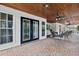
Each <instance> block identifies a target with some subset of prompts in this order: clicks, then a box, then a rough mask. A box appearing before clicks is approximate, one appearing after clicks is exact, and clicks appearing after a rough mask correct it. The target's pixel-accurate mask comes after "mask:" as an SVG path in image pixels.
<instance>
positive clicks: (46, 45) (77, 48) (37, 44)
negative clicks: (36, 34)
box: [0, 36, 79, 56]
mask: <svg viewBox="0 0 79 59" xmlns="http://www.w3.org/2000/svg"><path fill="white" fill-rule="evenodd" d="M78 37H79V36H77V37H76V36H75V37H74V36H72V38H71V40H70V39H68V40H60V39H54V38H46V39H43V40H35V41H32V42H28V43H25V44H22V45H20V46H17V47H14V48H10V49H6V50H2V51H0V55H1V56H54V55H55V56H64V55H65V56H68V55H69V56H70V55H71V56H73V55H75V56H76V55H79V40H78V39H79V38H78ZM76 38H77V39H76Z"/></svg>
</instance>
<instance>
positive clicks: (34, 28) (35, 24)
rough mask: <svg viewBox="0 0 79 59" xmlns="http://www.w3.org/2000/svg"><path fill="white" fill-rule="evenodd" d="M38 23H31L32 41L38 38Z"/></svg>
mask: <svg viewBox="0 0 79 59" xmlns="http://www.w3.org/2000/svg"><path fill="white" fill-rule="evenodd" d="M38 34H39V33H38V21H33V39H36V38H38Z"/></svg>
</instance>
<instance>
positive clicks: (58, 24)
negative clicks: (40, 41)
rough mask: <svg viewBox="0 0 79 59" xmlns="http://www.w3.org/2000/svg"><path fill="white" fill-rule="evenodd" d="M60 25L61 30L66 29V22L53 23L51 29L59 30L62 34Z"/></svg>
mask: <svg viewBox="0 0 79 59" xmlns="http://www.w3.org/2000/svg"><path fill="white" fill-rule="evenodd" d="M59 26H61V31H64V29H65V28H64V27H65V25H64V24H60V23H51V29H52V30H53V31H55V32H58V34H60V31H59Z"/></svg>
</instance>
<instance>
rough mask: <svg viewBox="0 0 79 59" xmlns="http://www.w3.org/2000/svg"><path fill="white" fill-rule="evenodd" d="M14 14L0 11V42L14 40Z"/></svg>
mask: <svg viewBox="0 0 79 59" xmlns="http://www.w3.org/2000/svg"><path fill="white" fill-rule="evenodd" d="M12 27H13V15H10V14H6V13H2V12H0V44H5V43H9V42H12V41H13V28H12Z"/></svg>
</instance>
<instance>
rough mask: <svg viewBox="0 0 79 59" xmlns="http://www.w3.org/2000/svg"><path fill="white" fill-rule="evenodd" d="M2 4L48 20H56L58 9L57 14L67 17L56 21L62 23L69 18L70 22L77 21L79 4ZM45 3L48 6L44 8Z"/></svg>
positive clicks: (75, 22) (78, 19) (78, 18)
mask: <svg viewBox="0 0 79 59" xmlns="http://www.w3.org/2000/svg"><path fill="white" fill-rule="evenodd" d="M2 5H6V6H9V7H11V8H14V9H18V10H21V11H24V12H28V13H31V14H34V15H37V16H40V17H44V18H46V19H47V21H48V22H56V16H57V11H59V15H64V16H65V17H66V18H67V19H65V20H62V21H58V22H61V23H64V21H66V20H69V21H71V23H72V24H77V23H79V4H64V3H63V4H60V3H57V4H54V3H43V4H42V3H2ZM45 5H48V7H47V8H46V7H45Z"/></svg>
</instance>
